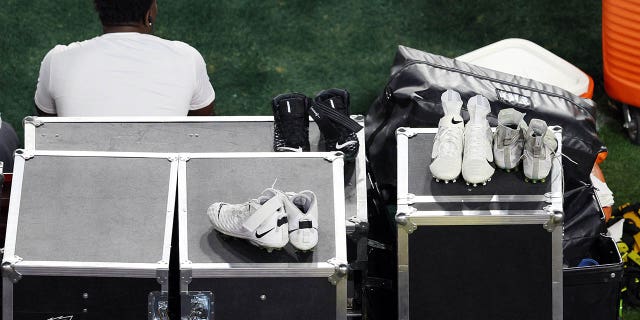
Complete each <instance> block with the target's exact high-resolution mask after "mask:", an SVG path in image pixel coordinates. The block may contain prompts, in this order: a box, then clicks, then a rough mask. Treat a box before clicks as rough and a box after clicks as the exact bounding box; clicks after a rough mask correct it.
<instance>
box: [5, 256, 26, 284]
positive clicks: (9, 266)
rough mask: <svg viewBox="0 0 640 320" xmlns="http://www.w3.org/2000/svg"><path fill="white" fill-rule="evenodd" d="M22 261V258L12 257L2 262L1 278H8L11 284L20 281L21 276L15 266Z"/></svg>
mask: <svg viewBox="0 0 640 320" xmlns="http://www.w3.org/2000/svg"><path fill="white" fill-rule="evenodd" d="M20 261H22V258H20V257H18V256H13V257H12V258H7V259H5V260H4V262H2V276H3V277H6V278H8V279H9V280H11V282H13V283H17V282H18V281H20V279H22V275H21V274H20V273H19V272H18V271H17V270H16V267H15V264H16V263H18V262H20Z"/></svg>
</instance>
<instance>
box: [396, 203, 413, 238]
mask: <svg viewBox="0 0 640 320" xmlns="http://www.w3.org/2000/svg"><path fill="white" fill-rule="evenodd" d="M414 212H416V209H415V208H411V211H409V212H404V211H398V213H396V223H398V225H399V226H400V227H401V228H403V229H404V230H405V231H406V232H407V233H408V234H411V233H413V232H414V231H416V229H417V228H418V226H417V225H416V224H415V223H413V221H411V214H412V213H414Z"/></svg>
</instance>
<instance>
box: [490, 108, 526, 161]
mask: <svg viewBox="0 0 640 320" xmlns="http://www.w3.org/2000/svg"><path fill="white" fill-rule="evenodd" d="M526 131H527V124H526V123H525V122H524V113H521V112H518V111H516V110H515V109H513V108H509V109H502V110H500V112H499V113H498V127H497V128H496V132H495V134H494V136H493V159H494V163H495V164H496V167H498V168H501V169H504V170H506V171H507V172H509V171H511V170H515V169H516V168H517V167H518V165H519V164H520V159H521V158H522V150H523V148H524V133H525V132H526Z"/></svg>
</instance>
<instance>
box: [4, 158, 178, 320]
mask: <svg viewBox="0 0 640 320" xmlns="http://www.w3.org/2000/svg"><path fill="white" fill-rule="evenodd" d="M15 159H16V162H15V170H14V178H13V185H12V189H11V203H10V207H9V218H8V226H7V237H6V242H5V254H4V259H3V262H2V269H3V270H2V271H3V316H2V318H3V319H5V320H13V319H16V320H31V319H33V320H44V319H58V317H59V319H67V318H68V319H71V318H73V319H99V320H102V319H104V320H107V319H127V320H129V319H131V320H139V319H146V318H147V311H148V306H147V301H148V297H149V295H150V294H151V292H154V291H166V290H167V286H168V281H167V276H168V270H169V254H170V245H171V234H172V222H173V214H174V207H175V199H176V190H177V170H178V161H177V158H175V157H171V156H170V155H167V154H159V153H154V154H150V153H105V152H77V151H74V152H69V151H61V152H57V151H33V150H18V151H16V158H15Z"/></svg>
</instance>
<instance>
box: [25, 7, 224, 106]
mask: <svg viewBox="0 0 640 320" xmlns="http://www.w3.org/2000/svg"><path fill="white" fill-rule="evenodd" d="M94 4H95V9H96V11H97V12H98V15H99V16H100V21H101V22H102V26H103V31H104V34H103V35H101V36H98V37H95V38H93V39H89V40H86V41H81V42H74V43H71V44H69V45H66V46H65V45H58V46H56V47H54V48H53V49H51V51H49V53H47V55H46V56H45V57H44V59H43V60H42V64H41V66H40V75H39V77H38V84H37V88H36V93H35V98H34V100H35V104H36V109H37V110H36V111H37V112H38V115H40V116H56V115H58V116H185V115H201V116H208V115H212V113H213V105H214V103H213V101H214V99H215V92H214V90H213V87H212V86H211V83H210V82H209V77H208V75H207V68H206V64H205V61H204V59H203V58H202V56H201V55H200V53H199V52H198V51H197V50H196V49H194V48H193V47H191V46H189V45H188V44H186V43H183V42H180V41H169V40H165V39H162V38H159V37H156V36H154V35H152V33H153V30H154V23H155V21H156V14H157V12H158V5H157V3H156V0H94Z"/></svg>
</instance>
